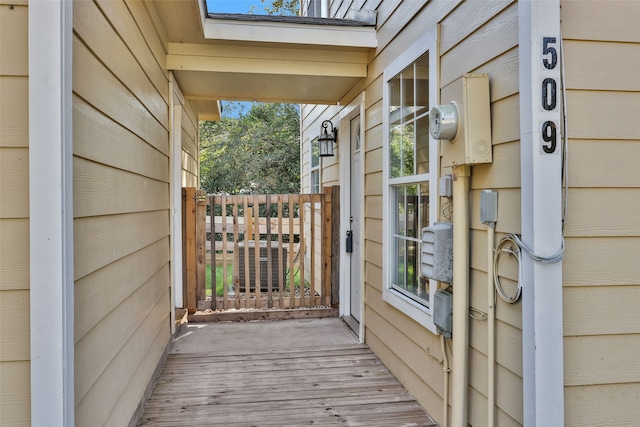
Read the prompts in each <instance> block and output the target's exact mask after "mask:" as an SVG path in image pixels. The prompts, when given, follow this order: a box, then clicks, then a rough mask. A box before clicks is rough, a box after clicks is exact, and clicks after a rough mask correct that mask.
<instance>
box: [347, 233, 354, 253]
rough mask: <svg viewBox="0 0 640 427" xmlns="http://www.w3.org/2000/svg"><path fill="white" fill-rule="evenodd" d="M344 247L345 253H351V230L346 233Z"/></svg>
mask: <svg viewBox="0 0 640 427" xmlns="http://www.w3.org/2000/svg"><path fill="white" fill-rule="evenodd" d="M346 246H347V253H351V252H353V231H351V230H349V231H347V242H346Z"/></svg>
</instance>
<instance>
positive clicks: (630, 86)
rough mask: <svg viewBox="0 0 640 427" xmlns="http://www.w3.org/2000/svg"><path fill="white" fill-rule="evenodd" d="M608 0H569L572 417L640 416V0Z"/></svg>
mask: <svg viewBox="0 0 640 427" xmlns="http://www.w3.org/2000/svg"><path fill="white" fill-rule="evenodd" d="M604 3H605V2H572V1H563V2H562V32H563V36H564V44H565V57H566V63H567V68H566V74H567V86H568V93H567V101H568V108H567V110H568V134H569V138H570V141H569V171H570V175H569V185H570V186H571V188H570V191H569V213H568V216H567V223H566V227H565V235H566V236H567V254H566V257H565V260H564V264H563V277H564V285H565V289H564V334H565V347H564V361H565V363H564V365H565V386H566V389H565V396H566V398H565V420H566V425H567V426H596V425H605V424H610V425H635V424H637V422H638V421H637V414H638V409H637V401H638V399H640V377H639V376H638V369H637V366H638V354H640V318H639V317H638V310H637V305H638V304H637V302H638V300H639V298H640V266H638V261H637V258H638V256H637V254H638V253H640V222H639V221H640V220H639V219H638V218H639V215H638V212H640V173H639V172H638V161H639V160H640V154H639V153H640V121H639V120H638V111H639V110H640V79H638V66H639V64H640V62H639V61H640V31H638V29H637V26H632V25H631V24H630V22H631V20H633V19H635V17H637V16H638V15H639V14H640V3H638V2H621V1H619V2H613V3H608V2H607V3H606V6H607V7H603V6H604ZM587 22H589V25H585V23H587ZM605 105H606V108H602V106H605ZM598 112H602V115H601V114H598Z"/></svg>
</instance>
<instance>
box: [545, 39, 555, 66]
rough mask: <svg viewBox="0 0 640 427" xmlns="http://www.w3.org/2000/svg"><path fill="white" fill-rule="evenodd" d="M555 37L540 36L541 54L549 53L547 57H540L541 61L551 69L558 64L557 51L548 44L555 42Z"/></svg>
mask: <svg viewBox="0 0 640 427" xmlns="http://www.w3.org/2000/svg"><path fill="white" fill-rule="evenodd" d="M555 43H556V38H555V37H543V38H542V54H543V55H549V57H547V58H542V63H543V64H544V67H545V68H546V69H547V70H553V69H554V68H556V65H558V51H557V50H556V48H555V47H553V46H549V45H550V44H555Z"/></svg>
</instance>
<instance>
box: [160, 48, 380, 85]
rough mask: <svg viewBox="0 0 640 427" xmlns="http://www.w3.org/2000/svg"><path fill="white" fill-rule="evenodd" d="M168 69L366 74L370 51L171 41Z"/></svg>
mask: <svg viewBox="0 0 640 427" xmlns="http://www.w3.org/2000/svg"><path fill="white" fill-rule="evenodd" d="M167 68H168V69H169V70H176V71H201V72H220V73H248V74H276V75H277V74H280V75H300V76H325V77H366V76H367V54H366V53H364V52H353V51H343V52H331V51H324V50H320V51H318V50H313V49H277V48H256V47H242V48H241V49H239V48H238V47H237V46H235V47H230V46H216V45H195V44H191V45H185V44H181V43H170V44H169V52H168V55H167Z"/></svg>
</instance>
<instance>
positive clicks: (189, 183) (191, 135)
mask: <svg viewBox="0 0 640 427" xmlns="http://www.w3.org/2000/svg"><path fill="white" fill-rule="evenodd" d="M181 123H182V140H181V141H182V186H183V187H195V188H200V169H199V166H200V162H199V159H200V144H199V143H198V117H197V114H196V112H195V111H194V109H193V105H192V104H191V103H187V104H186V105H185V106H184V108H183V109H182V122H181Z"/></svg>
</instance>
